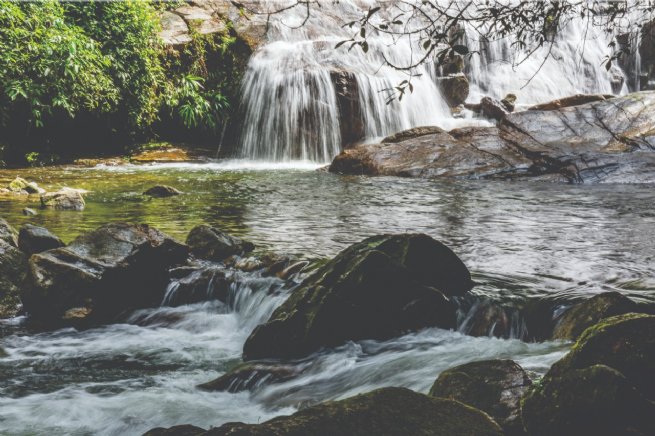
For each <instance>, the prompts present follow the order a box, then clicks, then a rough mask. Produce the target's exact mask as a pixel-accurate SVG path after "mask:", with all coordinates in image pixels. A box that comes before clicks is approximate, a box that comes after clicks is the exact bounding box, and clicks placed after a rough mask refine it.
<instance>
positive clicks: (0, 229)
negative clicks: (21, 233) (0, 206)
mask: <svg viewBox="0 0 655 436" xmlns="http://www.w3.org/2000/svg"><path fill="white" fill-rule="evenodd" d="M0 241H5V242H6V243H7V244H9V245H12V246H14V247H18V231H16V229H15V228H13V227H12V226H11V225H10V224H9V223H8V222H7V221H6V220H5V219H3V218H0Z"/></svg>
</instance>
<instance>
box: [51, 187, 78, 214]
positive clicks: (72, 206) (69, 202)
mask: <svg viewBox="0 0 655 436" xmlns="http://www.w3.org/2000/svg"><path fill="white" fill-rule="evenodd" d="M41 206H42V207H47V208H52V209H57V210H78V211H81V210H84V207H85V206H86V203H85V202H84V198H83V197H82V194H81V193H80V192H79V191H77V190H75V189H61V190H59V191H57V192H48V193H46V194H43V195H42V196H41Z"/></svg>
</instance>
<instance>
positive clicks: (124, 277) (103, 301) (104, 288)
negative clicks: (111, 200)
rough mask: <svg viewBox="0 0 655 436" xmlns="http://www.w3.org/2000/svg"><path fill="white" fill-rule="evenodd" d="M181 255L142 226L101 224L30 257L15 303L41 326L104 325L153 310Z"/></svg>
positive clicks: (180, 249)
mask: <svg viewBox="0 0 655 436" xmlns="http://www.w3.org/2000/svg"><path fill="white" fill-rule="evenodd" d="M187 255H188V248H187V247H186V246H185V245H183V244H180V243H178V242H176V241H175V240H173V239H172V238H170V237H168V236H167V235H165V234H164V233H162V232H160V231H158V230H156V229H153V228H151V227H149V226H147V225H143V224H142V225H133V224H127V223H112V224H107V225H104V226H102V227H100V228H98V229H97V230H94V231H92V232H88V233H85V234H83V235H81V236H79V237H78V238H76V239H75V240H74V241H73V242H71V243H70V244H69V245H68V246H67V247H62V248H56V249H53V250H48V251H44V252H42V253H39V254H35V255H33V256H32V257H31V258H30V260H29V264H30V274H29V276H30V281H31V284H30V286H27V287H25V288H24V289H23V290H22V291H21V298H22V300H23V304H24V306H25V310H26V311H27V312H28V313H29V314H30V315H31V316H32V318H33V319H35V320H40V321H43V322H46V323H50V322H51V323H55V324H57V323H61V322H63V321H66V320H65V319H64V317H66V318H67V319H68V320H70V319H71V318H74V319H75V320H76V321H77V322H76V325H79V321H80V319H83V320H84V321H85V323H86V324H88V325H92V324H97V323H103V322H110V321H112V320H114V319H116V317H117V316H118V315H120V314H122V313H124V312H126V311H128V310H132V309H134V308H141V307H148V306H153V305H159V304H160V303H161V301H162V299H163V296H164V291H165V289H166V285H167V283H168V270H169V269H170V268H171V267H173V266H175V265H177V264H180V263H183V262H185V261H186V259H187ZM71 309H75V310H73V311H71ZM64 324H66V322H64Z"/></svg>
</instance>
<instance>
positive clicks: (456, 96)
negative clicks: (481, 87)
mask: <svg viewBox="0 0 655 436" xmlns="http://www.w3.org/2000/svg"><path fill="white" fill-rule="evenodd" d="M437 84H438V85H439V89H440V91H441V95H442V96H443V97H444V98H445V99H446V101H447V102H448V106H450V107H455V106H459V105H460V104H463V103H464V102H465V101H466V99H467V98H468V96H469V81H468V79H467V78H466V76H465V75H464V74H461V73H460V74H453V75H450V76H445V77H439V78H438V79H437Z"/></svg>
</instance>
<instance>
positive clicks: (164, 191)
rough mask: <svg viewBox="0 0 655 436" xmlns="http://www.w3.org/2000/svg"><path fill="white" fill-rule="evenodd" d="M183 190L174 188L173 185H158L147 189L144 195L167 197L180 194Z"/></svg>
mask: <svg viewBox="0 0 655 436" xmlns="http://www.w3.org/2000/svg"><path fill="white" fill-rule="evenodd" d="M181 193H182V192H181V191H180V190H179V189H176V188H173V187H172V186H167V185H156V186H153V187H152V188H148V189H146V191H145V192H144V193H143V195H147V196H149V197H154V198H165V197H173V196H175V195H180V194H181Z"/></svg>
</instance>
